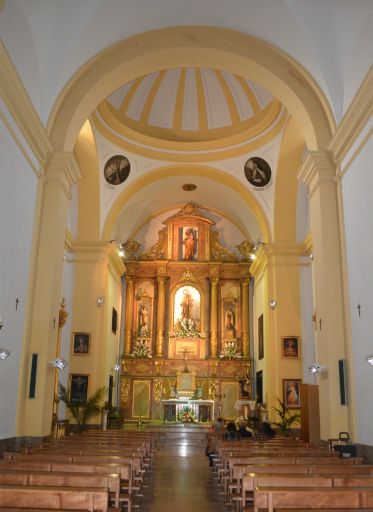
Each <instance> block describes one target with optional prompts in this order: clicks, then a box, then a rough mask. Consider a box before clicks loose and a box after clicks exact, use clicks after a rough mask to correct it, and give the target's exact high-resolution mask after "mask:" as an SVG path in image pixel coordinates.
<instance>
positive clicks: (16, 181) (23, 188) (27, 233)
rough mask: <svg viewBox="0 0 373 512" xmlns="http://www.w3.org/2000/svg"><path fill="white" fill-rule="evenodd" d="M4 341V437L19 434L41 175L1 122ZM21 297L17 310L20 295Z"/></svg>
mask: <svg viewBox="0 0 373 512" xmlns="http://www.w3.org/2000/svg"><path fill="white" fill-rule="evenodd" d="M0 165H1V190H2V192H3V193H2V194H1V201H0V233H1V253H0V254H1V256H0V316H1V317H2V320H3V323H4V327H3V328H2V329H1V331H0V347H5V348H7V349H9V350H11V355H10V357H8V359H6V360H5V361H0V389H1V395H0V410H1V414H0V438H7V437H12V436H14V435H15V434H16V406H17V399H16V397H17V396H18V382H19V372H20V371H22V365H21V350H22V339H23V335H24V323H25V317H26V313H27V311H26V298H27V291H28V290H27V288H28V282H29V270H30V254H31V243H32V233H33V221H34V210H35V201H36V192H37V177H36V175H35V174H34V173H33V172H32V170H31V167H30V164H29V163H28V162H27V160H26V159H25V158H24V156H23V154H22V153H21V151H20V150H19V147H18V146H17V145H16V143H15V142H14V140H13V139H12V138H11V137H10V135H9V133H8V131H7V130H6V128H5V126H4V125H3V123H2V122H0ZM17 297H18V298H19V301H20V302H19V304H18V307H17V310H16V308H15V305H16V303H15V301H16V298H17Z"/></svg>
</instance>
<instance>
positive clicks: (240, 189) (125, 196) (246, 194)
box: [102, 165, 271, 240]
mask: <svg viewBox="0 0 373 512" xmlns="http://www.w3.org/2000/svg"><path fill="white" fill-rule="evenodd" d="M183 172H184V173H186V174H187V175H188V176H190V177H191V176H203V177H206V178H209V179H211V180H213V181H216V182H219V183H221V184H222V185H224V186H225V187H228V188H230V189H232V190H233V191H235V192H236V193H237V194H239V195H240V196H241V197H242V199H243V200H244V201H245V202H246V204H247V205H248V208H249V209H250V210H251V211H252V212H253V214H254V215H255V217H256V218H257V219H258V224H259V227H260V231H261V235H262V237H263V239H264V240H271V229H270V226H269V222H268V219H267V217H266V215H265V213H264V211H263V209H262V207H261V206H260V204H259V203H258V201H257V200H256V199H255V197H254V196H253V194H252V193H251V192H250V191H249V190H248V189H247V188H245V186H244V185H243V184H242V183H241V182H240V181H238V180H237V179H236V178H234V177H233V176H231V175H229V174H226V173H224V172H222V171H218V170H217V169H214V168H213V167H208V166H192V165H190V166H189V165H172V166H171V165H167V166H164V167H159V168H158V169H156V170H155V171H151V172H149V173H147V174H146V175H144V176H141V177H140V178H138V179H137V180H136V181H134V182H133V183H132V184H131V185H130V186H128V187H127V188H126V189H124V190H123V192H122V194H121V195H120V196H119V197H118V199H117V200H116V201H115V203H114V204H113V206H112V208H111V210H110V212H109V213H108V215H107V217H106V220H105V223H104V226H103V230H102V240H109V239H110V236H111V230H112V227H113V225H114V223H115V220H116V219H117V217H118V215H119V213H120V211H121V209H122V208H123V206H124V205H125V204H126V202H127V201H128V200H129V198H130V197H132V196H133V195H134V194H135V193H136V192H137V191H138V190H140V189H141V188H142V187H144V186H145V185H148V184H150V183H152V182H155V181H158V180H161V179H162V178H165V177H170V176H177V175H178V174H182V173H183Z"/></svg>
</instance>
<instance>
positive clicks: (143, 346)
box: [131, 339, 152, 359]
mask: <svg viewBox="0 0 373 512" xmlns="http://www.w3.org/2000/svg"><path fill="white" fill-rule="evenodd" d="M131 355H132V357H139V358H146V357H147V358H149V359H151V358H152V354H151V351H150V348H149V347H148V344H147V342H146V340H142V339H138V340H137V341H136V344H135V346H134V349H133V352H132V354H131Z"/></svg>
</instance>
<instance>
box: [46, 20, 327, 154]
mask: <svg viewBox="0 0 373 512" xmlns="http://www.w3.org/2000/svg"><path fill="white" fill-rule="evenodd" d="M180 66H201V67H203V66H204V67H214V68H216V69H225V70H227V71H229V72H231V73H236V74H239V75H241V76H244V77H250V78H253V79H255V81H256V82H257V83H258V84H260V85H262V86H263V87H264V88H266V89H268V90H269V91H270V92H271V93H272V94H273V95H274V96H276V97H277V98H278V99H279V100H280V101H281V102H282V103H283V104H284V105H285V106H286V108H287V109H288V110H289V112H290V113H291V114H292V115H293V116H294V118H295V119H296V120H297V121H298V124H299V126H301V127H302V130H303V132H304V137H305V140H306V143H307V146H308V148H309V149H310V150H316V149H319V150H321V149H323V148H325V147H326V145H327V143H328V142H329V140H330V137H331V135H332V133H333V132H334V130H335V119H334V116H333V113H332V110H331V108H330V105H329V103H328V101H327V99H326V97H325V95H324V93H323V92H322V91H321V89H320V87H319V86H318V84H317V83H316V81H315V80H314V79H313V78H312V76H311V75H310V74H309V73H308V72H307V71H306V70H305V69H304V68H303V67H302V66H301V65H300V64H299V63H298V62H296V61H295V60H294V59H292V58H291V57H290V56H289V55H287V54H285V53H284V52H283V51H281V50H279V49H277V48H275V47H273V46H271V45H270V44H268V43H266V42H264V41H262V40H260V39H257V38H255V37H253V36H249V35H247V34H243V33H241V32H237V31H234V30H230V29H224V28H218V27H201V26H190V27H171V28H164V29H158V30H154V31H150V32H145V33H142V34H138V35H135V36H132V37H130V38H128V39H125V40H124V41H122V42H120V43H118V44H116V45H114V46H112V47H110V48H107V49H105V50H103V51H102V52H100V53H99V54H98V55H96V56H95V57H94V58H92V59H91V60H90V61H89V62H87V63H86V65H85V66H83V67H82V68H80V69H79V70H78V71H77V72H76V74H75V75H74V76H73V77H72V78H71V80H70V81H69V82H68V84H66V86H65V87H64V89H63V90H62V91H61V93H60V95H59V97H58V99H57V101H56V103H55V105H54V107H53V109H52V112H51V115H50V117H49V120H48V125H47V130H48V134H49V136H50V139H51V141H52V144H53V146H54V148H55V149H58V150H65V151H71V150H72V149H73V147H74V144H75V141H76V138H77V136H78V133H79V130H80V128H81V126H82V125H83V123H84V121H85V120H86V119H87V117H88V116H89V115H90V114H91V113H92V112H93V110H94V109H95V108H96V107H97V105H98V104H99V103H100V102H101V101H102V100H103V99H104V98H106V97H107V96H108V95H109V94H110V93H111V92H113V91H114V90H115V89H117V88H118V87H119V86H120V85H122V84H123V83H125V82H128V81H131V80H133V79H135V78H137V77H140V76H144V75H146V74H148V73H151V72H154V71H158V70H161V69H171V68H173V67H180Z"/></svg>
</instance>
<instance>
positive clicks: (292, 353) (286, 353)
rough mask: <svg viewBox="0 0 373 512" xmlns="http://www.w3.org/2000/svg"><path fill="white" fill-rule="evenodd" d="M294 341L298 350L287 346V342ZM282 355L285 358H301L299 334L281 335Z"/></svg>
mask: <svg viewBox="0 0 373 512" xmlns="http://www.w3.org/2000/svg"><path fill="white" fill-rule="evenodd" d="M290 341H292V342H294V343H295V346H296V350H291V349H290V347H287V348H288V350H287V349H286V348H285V344H286V342H290ZM281 357H282V358H283V359H299V358H300V337H299V336H281Z"/></svg>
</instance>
